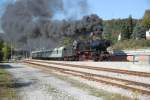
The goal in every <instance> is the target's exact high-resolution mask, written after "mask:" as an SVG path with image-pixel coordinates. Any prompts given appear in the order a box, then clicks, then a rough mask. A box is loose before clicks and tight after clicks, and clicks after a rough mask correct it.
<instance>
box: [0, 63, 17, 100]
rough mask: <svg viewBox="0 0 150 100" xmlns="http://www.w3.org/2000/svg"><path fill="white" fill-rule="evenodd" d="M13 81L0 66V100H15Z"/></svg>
mask: <svg viewBox="0 0 150 100" xmlns="http://www.w3.org/2000/svg"><path fill="white" fill-rule="evenodd" d="M13 84H14V82H13V80H12V77H11V75H10V74H8V72H6V71H5V70H4V69H2V68H1V66H0V100H17V98H18V97H17V94H16V90H15V88H13Z"/></svg>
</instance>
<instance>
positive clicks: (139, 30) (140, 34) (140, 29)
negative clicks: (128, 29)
mask: <svg viewBox="0 0 150 100" xmlns="http://www.w3.org/2000/svg"><path fill="white" fill-rule="evenodd" d="M145 31H146V28H145V27H144V26H142V25H141V23H140V22H139V23H138V24H137V25H136V27H135V28H134V30H133V34H132V37H133V39H142V38H145Z"/></svg>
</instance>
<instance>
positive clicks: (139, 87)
mask: <svg viewBox="0 0 150 100" xmlns="http://www.w3.org/2000/svg"><path fill="white" fill-rule="evenodd" d="M24 62H25V63H28V64H32V65H36V66H40V67H44V68H47V69H53V70H56V71H60V72H61V73H65V74H69V75H73V76H78V77H82V78H84V79H88V80H92V81H96V82H101V83H105V84H109V85H114V86H118V87H121V88H124V89H129V90H132V91H136V92H139V93H143V94H147V95H150V84H147V83H142V82H136V81H131V80H126V79H121V78H114V77H109V76H104V75H97V74H92V73H89V72H83V71H77V70H72V69H67V68H65V67H64V68H60V67H56V66H55V67H54V66H52V65H46V63H47V64H55V65H63V66H69V67H75V65H74V66H72V65H71V64H62V63H61V64H60V63H51V62H45V61H36V60H31V61H29V60H28V61H24ZM79 67H80V68H82V67H83V66H81V65H77V68H79ZM84 68H85V67H84ZM92 68H93V67H92ZM95 68H96V67H95ZM95 68H94V70H96V69H95ZM88 69H91V68H89V66H88ZM92 70H93V69H92ZM105 71H106V70H105ZM111 72H112V71H111ZM115 72H116V71H115ZM125 72H126V71H125ZM122 73H123V72H122ZM142 73H143V72H142ZM126 74H127V73H126ZM131 75H133V74H131ZM142 76H143V75H142ZM144 76H145V75H144ZM146 77H147V75H146Z"/></svg>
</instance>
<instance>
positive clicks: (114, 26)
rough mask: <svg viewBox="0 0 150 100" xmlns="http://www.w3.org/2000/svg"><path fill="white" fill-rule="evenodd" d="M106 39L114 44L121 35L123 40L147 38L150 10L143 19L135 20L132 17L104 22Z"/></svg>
mask: <svg viewBox="0 0 150 100" xmlns="http://www.w3.org/2000/svg"><path fill="white" fill-rule="evenodd" d="M103 26H104V37H105V38H106V39H110V40H112V41H113V42H114V43H115V42H116V41H117V39H118V35H119V34H121V38H122V40H128V39H136V40H140V39H143V38H145V33H146V31H147V30H149V29H150V10H146V11H145V14H144V16H143V18H141V19H134V18H132V16H131V15H130V16H129V17H128V18H125V19H112V20H104V21H103Z"/></svg>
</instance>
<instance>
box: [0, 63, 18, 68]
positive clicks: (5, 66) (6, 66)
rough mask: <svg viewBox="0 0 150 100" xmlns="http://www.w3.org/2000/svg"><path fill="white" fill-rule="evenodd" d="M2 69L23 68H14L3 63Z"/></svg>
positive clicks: (0, 66)
mask: <svg viewBox="0 0 150 100" xmlns="http://www.w3.org/2000/svg"><path fill="white" fill-rule="evenodd" d="M0 68H1V69H10V68H21V67H14V66H13V67H12V66H11V65H9V64H2V63H0Z"/></svg>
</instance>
